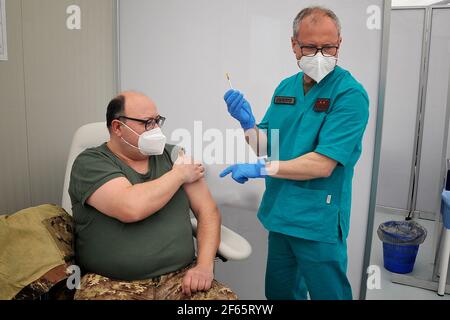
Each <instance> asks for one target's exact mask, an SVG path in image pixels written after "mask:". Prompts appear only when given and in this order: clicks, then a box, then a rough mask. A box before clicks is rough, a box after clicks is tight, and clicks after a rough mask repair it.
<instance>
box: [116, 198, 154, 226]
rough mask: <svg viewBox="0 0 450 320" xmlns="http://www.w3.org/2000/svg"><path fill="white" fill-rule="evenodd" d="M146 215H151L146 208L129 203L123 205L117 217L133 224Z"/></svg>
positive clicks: (123, 221) (121, 220)
mask: <svg viewBox="0 0 450 320" xmlns="http://www.w3.org/2000/svg"><path fill="white" fill-rule="evenodd" d="M146 216H149V214H148V212H146V211H145V210H144V208H142V207H140V206H138V205H136V204H133V203H128V204H124V205H123V206H122V208H121V209H120V212H118V214H117V216H116V218H117V220H119V221H120V222H122V223H126V224H131V223H136V222H139V221H142V220H144V219H145V217H146Z"/></svg>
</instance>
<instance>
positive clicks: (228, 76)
mask: <svg viewBox="0 0 450 320" xmlns="http://www.w3.org/2000/svg"><path fill="white" fill-rule="evenodd" d="M225 75H226V76H227V79H228V84H229V85H230V88H231V90H234V89H233V85H232V84H231V79H230V75H229V74H228V73H226V74H225Z"/></svg>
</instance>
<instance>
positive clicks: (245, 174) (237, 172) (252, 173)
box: [220, 160, 267, 184]
mask: <svg viewBox="0 0 450 320" xmlns="http://www.w3.org/2000/svg"><path fill="white" fill-rule="evenodd" d="M230 173H231V174H232V175H231V176H232V178H233V179H234V180H235V181H236V182H238V183H240V184H244V183H246V182H247V181H248V179H254V178H264V177H265V176H267V170H266V162H265V161H264V160H259V161H258V162H257V163H254V164H235V165H233V166H231V167H228V168H226V169H225V170H224V171H223V172H222V173H221V174H220V177H221V178H224V177H226V176H227V175H229V174H230Z"/></svg>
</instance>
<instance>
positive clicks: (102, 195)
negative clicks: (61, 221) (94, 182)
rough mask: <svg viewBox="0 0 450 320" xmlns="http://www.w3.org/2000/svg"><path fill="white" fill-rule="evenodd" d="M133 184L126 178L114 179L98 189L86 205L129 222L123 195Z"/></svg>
mask: <svg viewBox="0 0 450 320" xmlns="http://www.w3.org/2000/svg"><path fill="white" fill-rule="evenodd" d="M131 186H132V185H131V183H130V182H129V181H128V180H127V179H126V178H124V177H120V178H116V179H112V180H111V181H108V182H107V183H105V184H104V185H102V186H101V187H100V188H98V189H97V190H96V191H95V192H94V193H93V194H92V195H91V196H90V197H89V198H88V199H87V200H86V203H87V204H88V205H90V206H91V207H94V208H95V209H97V210H98V211H100V212H102V213H103V214H105V215H107V216H110V217H112V218H116V219H118V220H120V221H122V222H127V219H128V217H127V212H126V210H124V202H123V198H124V197H123V194H124V193H125V192H126V189H127V188H130V187H131Z"/></svg>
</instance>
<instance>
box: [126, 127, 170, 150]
mask: <svg viewBox="0 0 450 320" xmlns="http://www.w3.org/2000/svg"><path fill="white" fill-rule="evenodd" d="M120 123H121V124H123V125H124V126H125V127H127V128H128V129H129V130H130V131H132V132H133V133H134V134H135V135H137V136H138V137H139V141H138V146H137V147H136V146H133V145H132V144H131V143H129V142H128V141H126V140H125V139H124V138H123V137H122V140H123V141H124V142H125V143H126V144H127V145H129V146H130V147H132V148H135V149H138V150H139V151H140V152H141V153H142V154H143V155H144V156H157V155H161V154H163V152H164V147H165V146H166V140H167V139H166V136H165V135H164V134H163V133H162V131H161V128H159V127H156V128H155V129H152V130H149V131H145V132H144V133H143V134H141V135H139V134H137V133H136V131H134V130H133V129H131V128H130V127H129V126H127V125H126V124H125V123H123V122H120Z"/></svg>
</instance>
